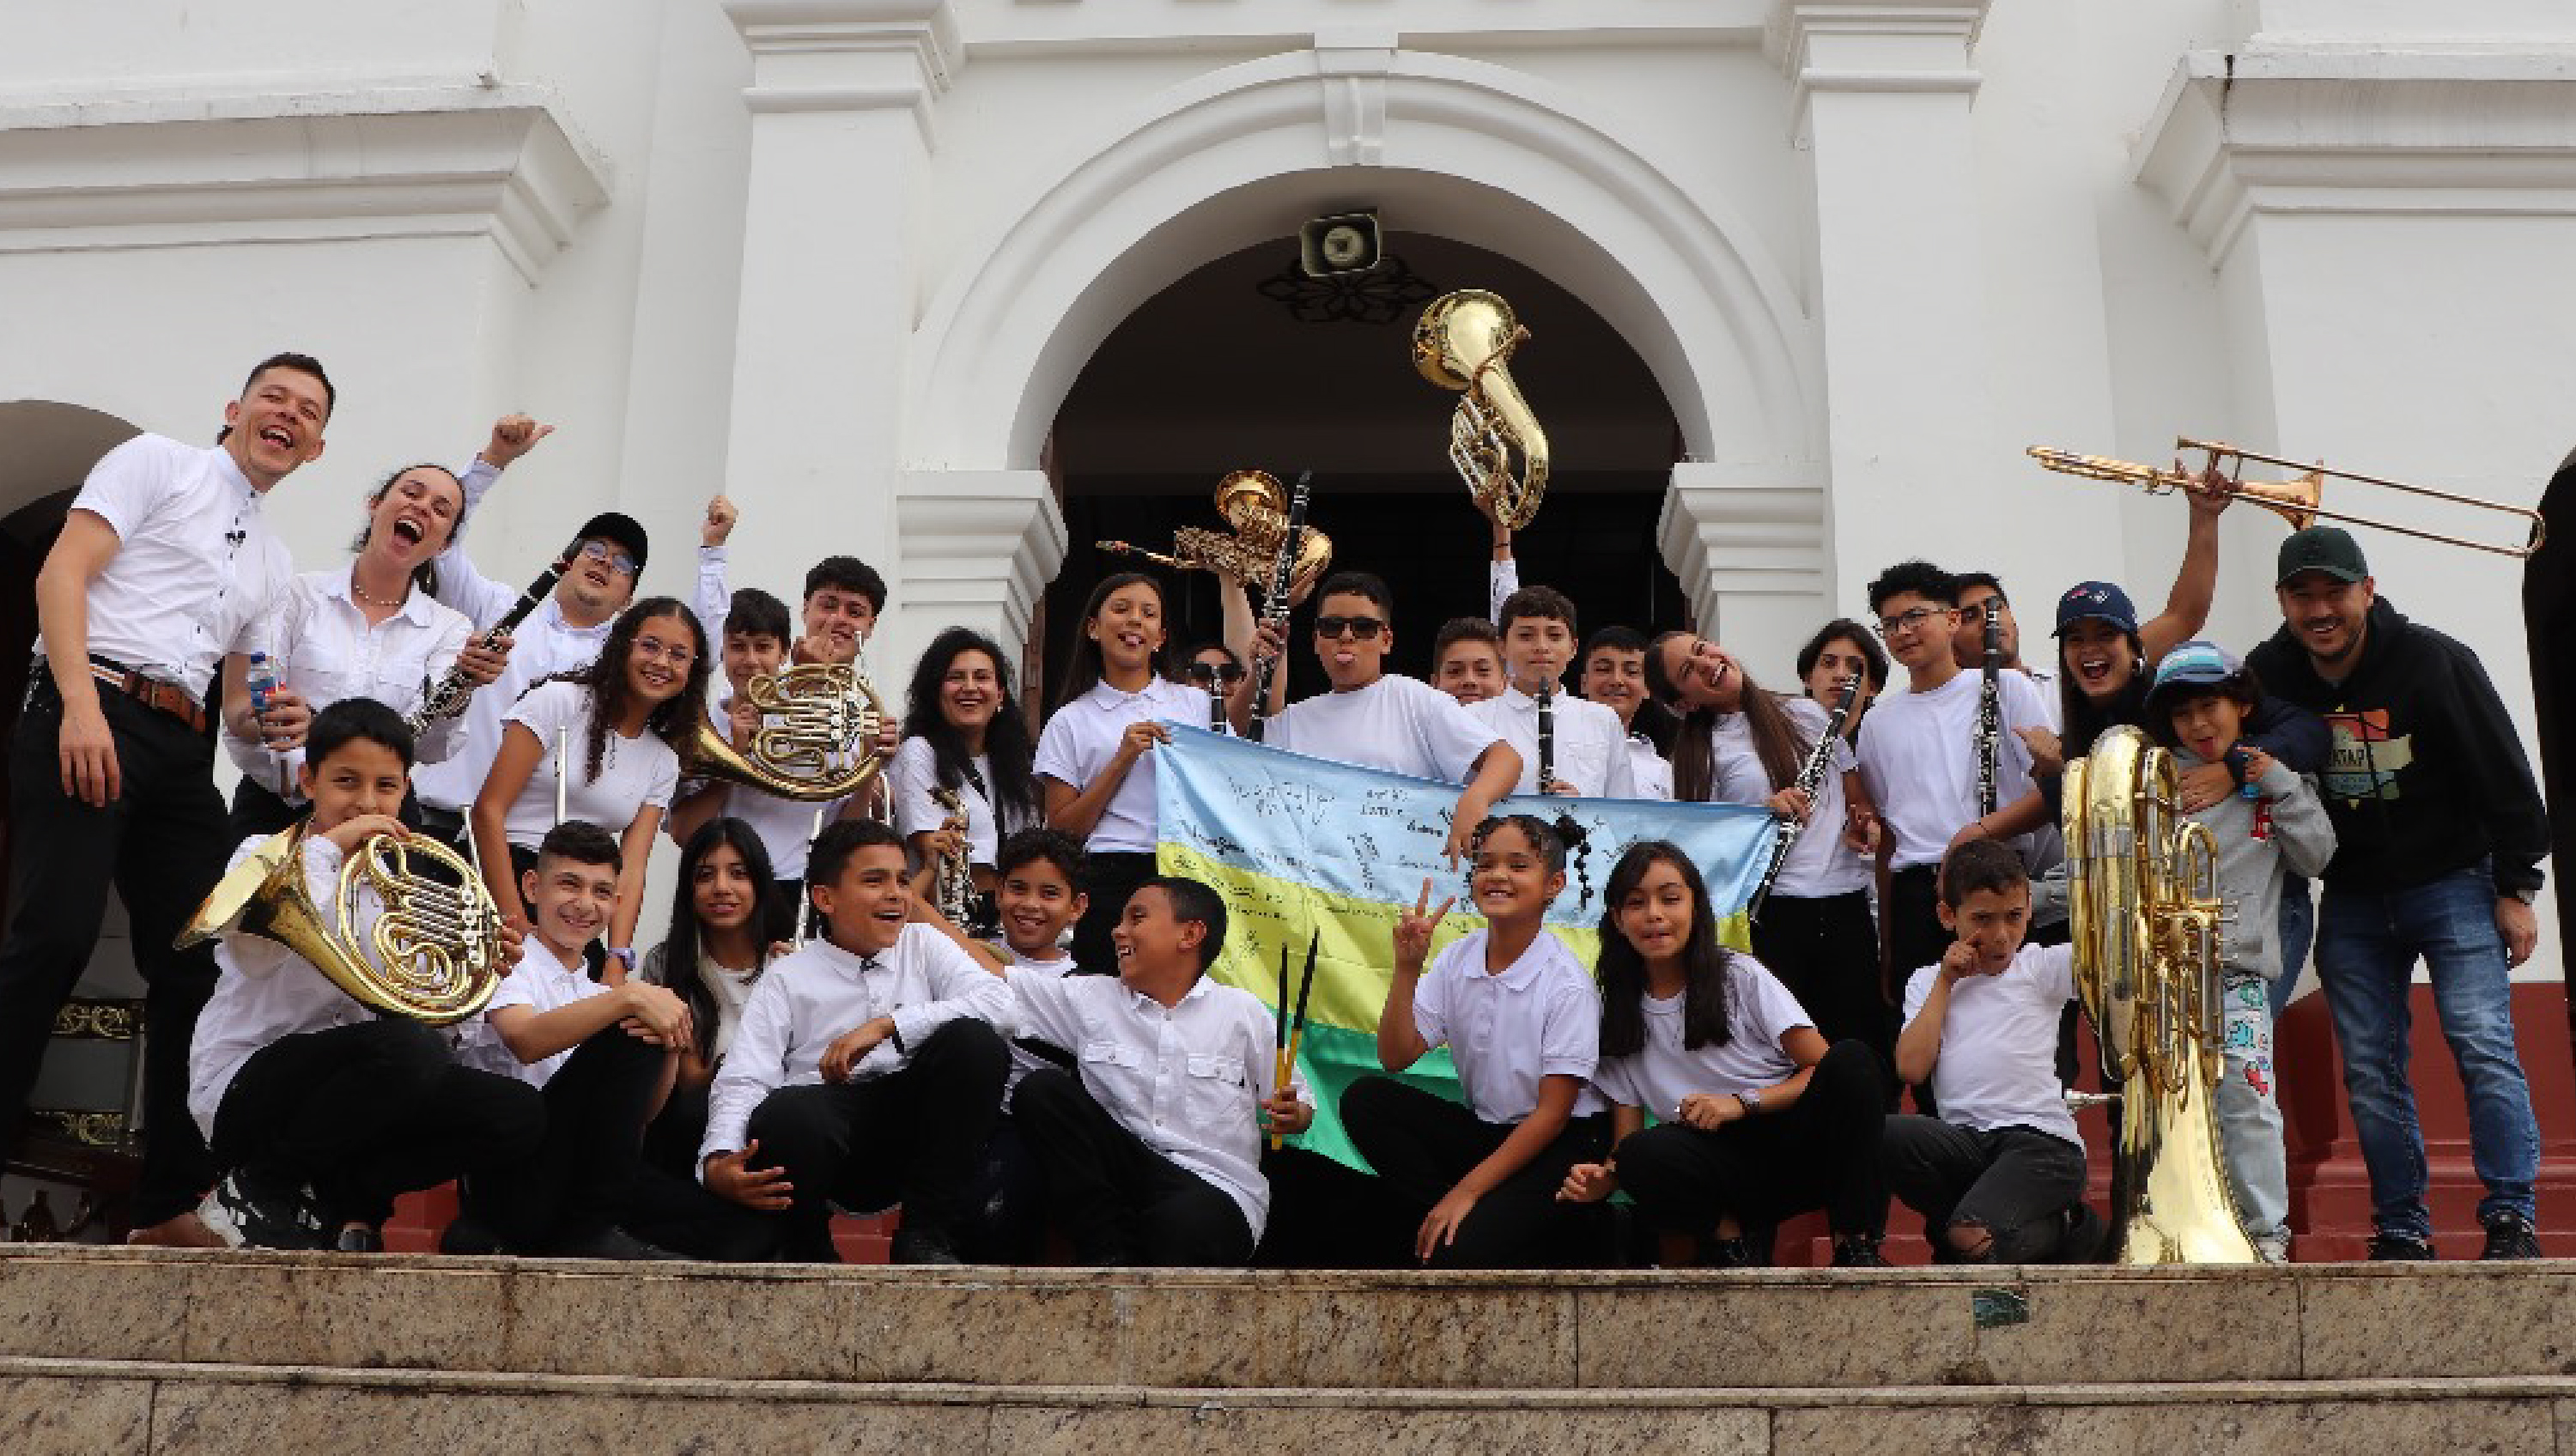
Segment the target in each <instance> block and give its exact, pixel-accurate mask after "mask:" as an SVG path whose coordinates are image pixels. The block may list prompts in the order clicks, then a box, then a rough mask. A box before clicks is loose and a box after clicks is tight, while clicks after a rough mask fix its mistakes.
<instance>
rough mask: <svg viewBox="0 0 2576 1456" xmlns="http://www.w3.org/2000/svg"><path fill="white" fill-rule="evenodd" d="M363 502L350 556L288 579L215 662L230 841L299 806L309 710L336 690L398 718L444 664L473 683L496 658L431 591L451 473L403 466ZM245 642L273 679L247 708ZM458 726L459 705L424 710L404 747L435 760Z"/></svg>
mask: <svg viewBox="0 0 2576 1456" xmlns="http://www.w3.org/2000/svg"><path fill="white" fill-rule="evenodd" d="M366 501H367V516H366V524H365V525H364V526H363V527H362V528H361V529H360V531H359V533H358V540H357V544H356V548H355V549H356V551H357V556H356V558H355V559H354V560H352V561H351V562H350V563H349V564H348V565H347V566H346V567H335V568H332V569H330V570H327V571H314V572H307V573H305V574H303V575H301V576H298V577H296V578H295V579H294V580H293V581H291V582H289V583H288V584H287V588H286V590H285V591H283V592H280V593H279V594H278V596H277V599H276V601H275V603H274V605H272V606H271V608H270V609H269V611H268V613H267V615H265V616H264V617H262V618H261V619H260V620H259V622H258V623H256V624H255V625H254V626H253V627H252V629H251V633H250V637H249V647H248V649H246V650H245V651H243V652H237V653H234V654H232V655H231V656H230V657H228V658H226V659H225V661H224V713H223V720H224V735H223V736H224V748H225V751H226V752H228V753H230V754H231V755H232V759H233V762H234V763H235V764H237V765H239V766H240V768H241V771H242V778H241V782H240V783H239V784H238V785H236V786H235V787H234V789H233V806H232V818H231V821H230V825H229V827H230V828H231V830H232V833H233V835H234V836H235V838H236V839H237V840H238V839H246V838H248V837H250V836H252V835H254V834H273V833H275V832H277V831H278V830H280V829H283V828H285V827H286V826H287V825H289V824H292V823H294V822H295V819H296V817H297V816H298V815H300V814H301V813H302V812H303V809H304V796H303V795H302V794H301V793H300V792H299V791H297V789H296V787H295V782H296V770H297V769H298V768H300V767H301V766H302V765H303V762H304V730H305V727H306V725H307V724H309V723H310V722H311V721H312V715H313V714H314V713H317V712H319V711H321V710H322V709H324V708H327V707H329V706H330V705H331V704H333V703H336V702H339V701H340V700H341V699H343V698H373V699H375V700H376V701H377V702H380V703H382V704H384V705H385V706H386V707H388V708H391V709H393V710H394V711H395V712H396V713H400V714H402V715H404V716H406V717H408V716H409V715H410V714H411V713H412V711H413V710H414V709H416V708H418V707H419V706H420V704H421V701H422V699H423V698H424V697H425V696H426V695H427V694H428V692H429V691H430V689H431V688H432V687H433V686H435V685H436V684H438V683H439V682H441V681H444V680H445V678H446V677H447V674H448V670H449V669H450V668H453V667H456V666H458V665H460V664H461V665H462V666H463V667H464V669H465V677H466V680H467V681H468V682H469V683H472V684H473V685H475V686H477V687H479V686H481V685H483V684H485V683H488V682H490V681H492V680H493V679H494V678H496V677H498V676H500V674H501V669H502V666H503V664H504V663H505V662H506V661H507V658H508V652H507V649H500V650H495V649H492V648H488V647H477V646H475V645H473V640H472V639H473V630H474V629H473V624H471V623H469V622H467V621H466V620H465V618H464V616H463V615H462V614H460V613H459V612H457V611H456V610H455V609H454V608H451V607H448V606H445V605H442V604H441V603H440V602H438V601H437V600H436V599H435V598H434V597H433V596H432V595H431V592H432V591H433V590H434V583H435V572H436V567H435V566H434V565H433V563H434V562H436V561H437V559H438V554H439V553H440V552H442V551H444V550H446V549H447V543H448V540H449V539H450V538H451V537H453V536H454V535H455V534H456V528H457V526H458V525H459V524H460V523H461V522H462V521H463V520H464V518H465V490H464V487H462V486H460V485H458V484H457V482H456V477H455V476H454V475H452V474H450V473H448V471H447V470H445V469H444V468H442V467H440V466H436V465H413V466H407V467H405V468H404V469H401V470H397V471H395V472H394V473H393V474H392V475H390V476H387V477H386V478H385V480H384V482H383V483H382V484H380V485H378V486H377V487H376V488H375V489H374V490H373V491H370V492H369V493H368V494H367V498H366ZM253 651H256V652H264V653H266V654H267V655H268V663H269V667H270V669H271V670H272V671H273V672H275V673H276V675H277V680H278V691H277V692H276V693H274V694H273V695H272V696H271V697H270V699H269V702H268V708H267V711H266V712H264V713H257V714H254V712H253V711H252V703H251V695H250V685H249V683H250V657H249V653H250V652H253ZM463 702H464V700H463V699H461V698H460V699H458V705H459V707H460V708H461V707H462V705H463ZM464 734H465V720H464V717H463V715H462V713H461V712H459V713H455V714H450V715H448V716H445V717H441V718H438V719H436V720H434V721H432V722H431V723H430V724H429V726H428V727H427V728H426V729H424V730H423V731H422V733H421V735H420V739H419V742H418V743H417V744H416V745H415V746H414V747H415V752H416V753H417V756H418V761H419V762H421V763H437V762H439V761H440V760H442V759H445V758H446V757H447V756H448V755H450V754H452V753H454V752H455V751H456V750H457V749H458V748H459V747H460V746H462V744H463V743H464Z"/></svg>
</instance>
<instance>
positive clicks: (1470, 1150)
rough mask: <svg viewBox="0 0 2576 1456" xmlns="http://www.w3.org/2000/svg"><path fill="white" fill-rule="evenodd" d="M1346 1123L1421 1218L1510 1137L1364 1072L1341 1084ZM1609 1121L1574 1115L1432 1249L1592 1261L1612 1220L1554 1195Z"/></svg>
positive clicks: (1548, 1264) (1526, 1261) (1498, 1263)
mask: <svg viewBox="0 0 2576 1456" xmlns="http://www.w3.org/2000/svg"><path fill="white" fill-rule="evenodd" d="M1341 1113H1342V1127H1343V1129H1344V1130H1345V1131H1347V1132H1348V1133H1349V1134H1350V1139H1351V1143H1352V1145H1353V1146H1354V1147H1357V1148H1358V1149H1359V1150H1360V1156H1362V1157H1364V1158H1366V1159H1368V1161H1369V1166H1370V1167H1372V1168H1375V1169H1376V1170H1377V1175H1378V1179H1379V1181H1380V1182H1381V1183H1382V1184H1383V1185H1384V1186H1385V1188H1386V1190H1387V1192H1388V1193H1389V1194H1390V1195H1391V1196H1392V1197H1393V1199H1394V1201H1395V1202H1396V1203H1397V1204H1398V1205H1399V1206H1400V1207H1401V1208H1402V1209H1403V1210H1404V1211H1405V1212H1406V1213H1407V1214H1409V1215H1411V1218H1410V1223H1409V1225H1408V1231H1409V1230H1410V1229H1411V1228H1417V1227H1419V1226H1420V1224H1421V1222H1422V1220H1423V1218H1424V1217H1426V1216H1428V1215H1429V1214H1430V1212H1431V1208H1432V1205H1434V1204H1436V1203H1438V1202H1439V1201H1440V1200H1441V1199H1443V1198H1446V1197H1448V1196H1449V1190H1450V1189H1451V1188H1453V1187H1455V1186H1456V1185H1457V1182H1458V1180H1459V1179H1461V1178H1464V1177H1465V1176H1467V1174H1468V1172H1469V1171H1470V1170H1471V1169H1473V1168H1474V1167H1475V1166H1476V1165H1477V1164H1478V1163H1481V1162H1483V1161H1485V1159H1487V1158H1488V1157H1491V1156H1492V1155H1493V1152H1494V1150H1495V1149H1496V1148H1499V1147H1501V1146H1502V1145H1503V1139H1505V1138H1507V1137H1510V1136H1511V1135H1512V1130H1513V1124H1510V1123H1501V1122H1487V1121H1485V1120H1484V1119H1483V1118H1481V1117H1478V1116H1477V1115H1476V1114H1475V1113H1473V1112H1471V1111H1469V1110H1468V1109H1466V1108H1464V1107H1461V1106H1459V1105H1458V1104H1457V1103H1455V1102H1451V1101H1449V1100H1448V1099H1446V1098H1444V1097H1440V1096H1438V1095H1436V1094H1433V1093H1430V1092H1425V1091H1423V1090H1422V1089H1421V1088H1419V1087H1409V1086H1406V1085H1405V1084H1404V1083H1402V1082H1399V1081H1397V1080H1395V1079H1394V1078H1392V1077H1362V1078H1360V1079H1359V1080H1358V1081H1356V1082H1353V1083H1352V1084H1351V1085H1350V1086H1349V1087H1347V1088H1345V1089H1343V1091H1342V1101H1341ZM1608 1121H1609V1120H1608V1119H1607V1118H1605V1117H1601V1116H1597V1115H1596V1116H1591V1117H1578V1118H1575V1119H1574V1120H1573V1121H1571V1122H1569V1123H1567V1124H1566V1127H1565V1130H1564V1131H1563V1132H1560V1133H1558V1134H1557V1135H1556V1139H1555V1140H1554V1141H1553V1142H1550V1143H1549V1144H1548V1145H1547V1146H1546V1147H1544V1148H1541V1149H1539V1152H1538V1156H1536V1157H1534V1158H1532V1159H1530V1160H1529V1161H1528V1162H1527V1163H1524V1164H1522V1165H1521V1167H1520V1168H1519V1169H1518V1170H1517V1171H1515V1172H1514V1173H1513V1174H1512V1175H1511V1176H1510V1177H1508V1178H1505V1179H1504V1180H1503V1181H1502V1182H1501V1183H1499V1184H1497V1185H1496V1186H1495V1187H1494V1189H1493V1191H1492V1192H1489V1193H1487V1194H1486V1195H1485V1196H1484V1197H1482V1198H1479V1199H1477V1200H1476V1206H1475V1207H1474V1208H1473V1209H1472V1210H1470V1211H1469V1212H1468V1214H1467V1217H1466V1220H1465V1221H1464V1222H1463V1223H1461V1224H1460V1225H1459V1226H1458V1231H1457V1237H1456V1238H1455V1239H1453V1240H1452V1241H1451V1242H1450V1243H1448V1244H1447V1245H1445V1246H1443V1247H1441V1248H1438V1249H1434V1250H1433V1251H1432V1253H1431V1261H1430V1262H1431V1263H1432V1265H1433V1266H1434V1267H1437V1268H1444V1269H1533V1268H1540V1269H1544V1268H1580V1267H1587V1266H1589V1265H1591V1264H1594V1263H1596V1262H1598V1260H1599V1257H1600V1253H1601V1249H1602V1247H1603V1246H1604V1245H1605V1244H1606V1240H1607V1238H1608V1227H1609V1225H1608V1222H1607V1221H1606V1219H1604V1218H1603V1217H1602V1215H1603V1214H1604V1212H1605V1211H1606V1210H1604V1209H1603V1208H1602V1207H1601V1206H1600V1205H1598V1204H1573V1203H1560V1202H1558V1201H1557V1198H1556V1191H1557V1189H1558V1188H1560V1187H1562V1186H1563V1185H1564V1183H1565V1174H1566V1170H1567V1169H1569V1168H1571V1167H1573V1166H1574V1165H1575V1164H1577V1163H1591V1162H1599V1161H1600V1160H1601V1158H1602V1157H1603V1156H1604V1155H1605V1154H1606V1153H1607V1152H1608V1145H1609V1140H1610V1139H1609V1128H1608V1126H1607V1124H1608Z"/></svg>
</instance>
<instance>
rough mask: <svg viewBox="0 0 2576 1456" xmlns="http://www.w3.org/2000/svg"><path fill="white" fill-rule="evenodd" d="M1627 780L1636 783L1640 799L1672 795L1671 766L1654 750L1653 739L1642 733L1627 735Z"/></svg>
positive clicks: (1669, 796) (1661, 797) (1667, 797)
mask: <svg viewBox="0 0 2576 1456" xmlns="http://www.w3.org/2000/svg"><path fill="white" fill-rule="evenodd" d="M1628 782H1630V783H1632V784H1634V785H1636V787H1637V797H1638V798H1640V799H1669V798H1671V797H1672V796H1673V766H1672V764H1671V763H1669V762H1667V761H1666V760H1665V758H1664V756H1663V755H1662V754H1660V753H1657V752H1656V751H1655V743H1654V740H1653V739H1651V738H1648V737H1647V736H1646V735H1645V734H1643V733H1631V734H1629V735H1628Z"/></svg>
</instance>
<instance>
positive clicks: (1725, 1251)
mask: <svg viewBox="0 0 2576 1456" xmlns="http://www.w3.org/2000/svg"><path fill="white" fill-rule="evenodd" d="M1699 1266H1700V1267H1701V1268H1703V1269H1758V1268H1760V1267H1762V1258H1761V1256H1760V1255H1759V1254H1757V1253H1755V1252H1754V1250H1753V1241H1752V1240H1750V1239H1747V1238H1744V1237H1742V1236H1741V1235H1739V1236H1737V1237H1735V1238H1731V1239H1728V1238H1718V1237H1716V1236H1714V1235H1712V1236H1710V1237H1706V1238H1703V1239H1701V1240H1700V1241H1699Z"/></svg>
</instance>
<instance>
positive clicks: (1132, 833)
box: [1034, 677, 1208, 854]
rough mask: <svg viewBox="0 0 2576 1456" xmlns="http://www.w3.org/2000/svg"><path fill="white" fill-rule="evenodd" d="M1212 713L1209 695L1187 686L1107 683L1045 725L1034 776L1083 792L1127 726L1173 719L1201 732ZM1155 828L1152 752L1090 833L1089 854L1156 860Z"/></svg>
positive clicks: (1122, 782) (1106, 762)
mask: <svg viewBox="0 0 2576 1456" xmlns="http://www.w3.org/2000/svg"><path fill="white" fill-rule="evenodd" d="M1207 711H1208V706H1207V694H1206V693H1204V692H1201V691H1200V690H1199V689H1197V688H1194V687H1191V686H1190V685H1189V684H1187V683H1176V682H1172V681H1169V680H1167V679H1164V678H1159V677H1158V678H1155V679H1153V680H1152V681H1150V682H1148V683H1146V684H1145V687H1144V689H1143V691H1141V692H1133V693H1122V692H1120V691H1119V690H1118V689H1116V688H1113V687H1111V686H1110V685H1109V684H1107V683H1105V682H1104V683H1101V684H1100V685H1098V686H1097V687H1094V688H1093V689H1092V690H1091V691H1089V692H1087V693H1084V694H1083V695H1082V696H1081V697H1078V698H1076V699H1074V700H1073V701H1072V702H1070V703H1067V704H1065V705H1064V706H1063V707H1061V708H1058V709H1056V710H1055V716H1054V717H1052V718H1049V719H1047V723H1046V730H1045V731H1044V732H1042V733H1040V734H1039V735H1038V752H1037V760H1036V763H1035V765H1034V769H1035V772H1036V773H1037V774H1038V776H1039V777H1041V778H1050V779H1053V780H1055V781H1056V782H1057V783H1060V784H1063V785H1064V786H1066V787H1067V788H1070V789H1072V790H1073V791H1074V792H1075V793H1077V794H1079V793H1082V792H1083V791H1084V790H1086V789H1088V788H1090V786H1091V781H1092V780H1093V779H1096V778H1098V777H1100V775H1101V774H1102V773H1103V772H1104V771H1106V770H1107V769H1108V767H1109V761H1110V760H1111V759H1113V758H1115V757H1117V755H1118V740H1119V738H1120V737H1121V736H1122V735H1124V734H1125V733H1126V731H1127V725H1128V724H1130V723H1152V722H1160V721H1165V720H1169V721H1171V722H1176V723H1188V724H1193V725H1195V724H1199V723H1204V722H1206V721H1207ZM1154 821H1155V809H1154V753H1153V750H1151V749H1148V750H1146V751H1145V752H1144V753H1142V754H1139V755H1138V756H1137V758H1136V761H1135V763H1133V764H1131V765H1129V766H1128V769H1127V777H1126V778H1124V779H1122V780H1120V781H1119V784H1118V792H1117V793H1115V794H1112V795H1111V796H1110V798H1109V805H1108V807H1107V808H1105V809H1103V810H1101V811H1100V819H1099V822H1098V823H1095V824H1093V825H1092V826H1091V835H1090V841H1089V848H1090V850H1091V851H1092V852H1093V853H1094V854H1119V853H1125V854H1151V853H1153V852H1154Z"/></svg>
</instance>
